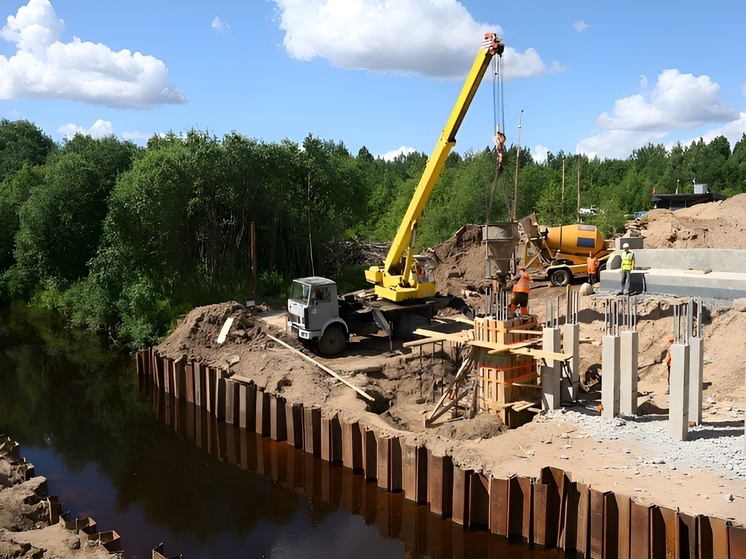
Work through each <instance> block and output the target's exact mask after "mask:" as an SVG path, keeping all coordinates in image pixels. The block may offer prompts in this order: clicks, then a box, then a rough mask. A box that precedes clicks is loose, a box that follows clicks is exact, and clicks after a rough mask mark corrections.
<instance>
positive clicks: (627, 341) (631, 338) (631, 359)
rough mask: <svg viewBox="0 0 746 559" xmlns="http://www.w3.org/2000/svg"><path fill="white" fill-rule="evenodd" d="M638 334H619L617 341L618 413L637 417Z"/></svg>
mask: <svg viewBox="0 0 746 559" xmlns="http://www.w3.org/2000/svg"><path fill="white" fill-rule="evenodd" d="M638 355H639V353H638V334H637V332H633V331H631V330H625V331H624V332H622V333H621V336H620V341H619V374H620V384H619V411H620V412H621V413H623V414H626V415H637V365H638V362H637V358H638Z"/></svg>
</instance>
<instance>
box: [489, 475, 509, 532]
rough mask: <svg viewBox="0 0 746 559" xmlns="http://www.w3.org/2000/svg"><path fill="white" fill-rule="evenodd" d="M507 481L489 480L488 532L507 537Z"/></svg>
mask: <svg viewBox="0 0 746 559" xmlns="http://www.w3.org/2000/svg"><path fill="white" fill-rule="evenodd" d="M509 483H510V482H509V480H507V479H498V478H491V479H490V504H489V514H490V532H492V533H493V534H497V535H498V536H502V537H504V538H507V537H508V510H509V501H508V486H509Z"/></svg>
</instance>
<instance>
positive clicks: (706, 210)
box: [639, 194, 746, 250]
mask: <svg viewBox="0 0 746 559" xmlns="http://www.w3.org/2000/svg"><path fill="white" fill-rule="evenodd" d="M639 221H640V233H641V235H642V236H643V238H644V239H645V248H720V249H736V250H746V194H739V195H738V196H733V197H732V198H728V199H726V200H723V201H720V202H710V203H707V204H698V205H696V206H692V207H691V208H686V209H683V210H676V211H674V212H672V211H670V210H651V211H650V212H648V213H647V214H646V215H645V216H643V218H642V219H641V220H639Z"/></svg>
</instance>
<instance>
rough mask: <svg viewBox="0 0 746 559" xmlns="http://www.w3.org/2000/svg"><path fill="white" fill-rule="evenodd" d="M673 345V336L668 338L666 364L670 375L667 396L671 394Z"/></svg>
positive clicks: (667, 377) (667, 378)
mask: <svg viewBox="0 0 746 559" xmlns="http://www.w3.org/2000/svg"><path fill="white" fill-rule="evenodd" d="M672 345H673V336H668V349H667V350H666V359H665V360H664V362H665V363H666V369H667V371H668V373H667V374H666V383H667V384H666V394H668V393H670V392H671V346H672Z"/></svg>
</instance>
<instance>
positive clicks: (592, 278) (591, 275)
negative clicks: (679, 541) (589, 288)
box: [588, 252, 598, 285]
mask: <svg viewBox="0 0 746 559" xmlns="http://www.w3.org/2000/svg"><path fill="white" fill-rule="evenodd" d="M597 274H598V258H596V257H595V256H593V253H592V252H589V253H588V283H590V284H591V285H593V284H594V283H596V281H598V277H597Z"/></svg>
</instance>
